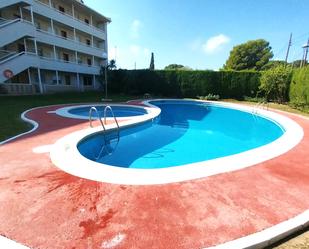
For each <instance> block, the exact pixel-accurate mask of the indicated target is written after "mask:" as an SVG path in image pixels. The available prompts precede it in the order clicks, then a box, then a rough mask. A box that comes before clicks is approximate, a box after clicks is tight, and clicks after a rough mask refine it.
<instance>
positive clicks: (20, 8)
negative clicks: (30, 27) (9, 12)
mask: <svg viewBox="0 0 309 249" xmlns="http://www.w3.org/2000/svg"><path fill="white" fill-rule="evenodd" d="M19 14H20V19H21V20H23V19H24V18H23V9H22V7H21V6H19Z"/></svg>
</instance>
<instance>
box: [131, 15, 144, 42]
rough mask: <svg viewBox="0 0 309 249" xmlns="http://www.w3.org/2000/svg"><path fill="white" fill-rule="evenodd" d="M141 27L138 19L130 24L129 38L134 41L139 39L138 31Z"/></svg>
mask: <svg viewBox="0 0 309 249" xmlns="http://www.w3.org/2000/svg"><path fill="white" fill-rule="evenodd" d="M142 26H143V24H142V22H141V21H140V20H138V19H135V20H134V21H133V22H132V23H131V37H132V38H134V39H137V38H139V33H140V29H141V27H142Z"/></svg>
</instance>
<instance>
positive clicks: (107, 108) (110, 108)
mask: <svg viewBox="0 0 309 249" xmlns="http://www.w3.org/2000/svg"><path fill="white" fill-rule="evenodd" d="M108 110H110V112H111V113H112V115H113V118H114V120H115V122H116V124H117V128H118V132H119V129H120V127H119V124H118V121H117V118H116V117H115V115H114V112H113V109H112V107H111V106H109V105H108V106H106V107H105V109H104V124H106V114H107V111H108Z"/></svg>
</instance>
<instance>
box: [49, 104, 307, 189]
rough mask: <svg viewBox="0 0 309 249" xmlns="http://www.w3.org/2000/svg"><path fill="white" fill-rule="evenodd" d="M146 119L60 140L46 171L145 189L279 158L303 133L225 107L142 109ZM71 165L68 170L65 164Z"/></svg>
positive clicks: (269, 115) (273, 118)
mask: <svg viewBox="0 0 309 249" xmlns="http://www.w3.org/2000/svg"><path fill="white" fill-rule="evenodd" d="M144 104H145V105H148V106H149V107H148V114H146V115H142V116H139V118H138V119H136V118H132V119H129V120H125V121H123V122H120V123H119V124H120V132H119V141H118V132H117V129H116V126H115V125H111V126H110V127H107V132H106V133H105V134H103V133H102V127H96V128H93V129H86V130H80V131H77V132H74V133H71V134H68V135H66V136H65V137H63V138H61V139H59V140H58V141H57V142H56V143H55V145H54V146H53V148H52V150H51V159H52V161H53V163H54V164H55V165H56V166H58V167H59V168H61V169H62V170H64V171H66V172H68V173H70V174H73V175H76V176H79V177H83V178H87V179H91V180H96V181H103V182H109V183H117V184H133V185H149V184H162V183H170V182H179V181H184V180H190V179H196V178H201V177H206V176H210V175H214V174H219V173H223V172H229V171H233V170H237V169H242V168H245V167H248V166H252V165H254V164H258V163H261V162H263V161H266V160H269V159H271V158H274V157H276V156H279V155H281V154H283V153H285V152H287V151H288V150H290V149H291V148H293V147H294V146H295V145H297V144H298V143H299V142H300V141H301V139H302V137H303V131H302V128H301V127H300V126H299V125H298V124H297V123H295V122H294V121H293V120H291V119H289V118H287V117H285V116H282V115H280V114H278V113H274V112H270V111H266V110H259V111H258V114H254V113H253V112H252V107H246V106H240V105H236V104H227V103H217V102H216V103H211V102H202V101H188V100H182V101H179V100H156V101H150V102H144ZM68 162H70V163H68Z"/></svg>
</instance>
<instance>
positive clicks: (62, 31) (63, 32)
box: [60, 30, 68, 39]
mask: <svg viewBox="0 0 309 249" xmlns="http://www.w3.org/2000/svg"><path fill="white" fill-rule="evenodd" d="M60 34H61V36H62V37H63V38H65V39H67V37H68V34H67V32H66V31H64V30H61V32H60Z"/></svg>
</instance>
